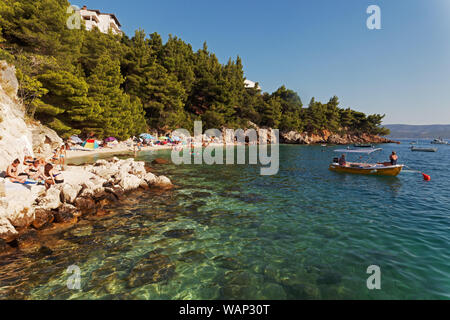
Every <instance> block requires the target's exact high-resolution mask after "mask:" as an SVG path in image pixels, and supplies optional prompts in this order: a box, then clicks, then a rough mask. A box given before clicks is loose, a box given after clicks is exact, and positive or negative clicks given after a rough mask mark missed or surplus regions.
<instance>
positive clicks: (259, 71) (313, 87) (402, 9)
mask: <svg viewBox="0 0 450 320" xmlns="http://www.w3.org/2000/svg"><path fill="white" fill-rule="evenodd" d="M76 1H83V2H76ZM72 4H76V5H78V6H80V7H81V6H82V5H87V6H88V8H90V9H99V10H101V11H105V12H109V13H115V14H116V15H117V17H118V19H119V20H120V22H121V24H122V26H123V30H124V31H125V33H127V34H128V35H130V36H132V35H133V34H134V30H136V29H138V28H143V29H144V30H145V31H146V32H147V33H152V32H158V33H159V34H161V35H162V36H163V38H164V39H165V40H166V39H167V37H168V34H173V35H176V36H178V37H180V38H182V39H183V40H185V41H186V42H189V43H191V44H192V45H193V47H194V50H197V49H199V48H200V47H201V46H202V44H203V42H204V41H206V42H207V43H208V47H209V49H210V50H211V51H213V52H214V53H216V55H217V56H218V57H219V59H220V61H221V62H226V61H227V60H228V58H229V57H233V58H234V57H236V56H237V55H239V56H241V58H242V59H243V62H244V71H245V75H246V77H247V78H248V79H250V80H253V81H258V82H259V83H260V85H261V87H262V89H263V90H264V91H268V92H272V91H274V90H276V88H278V87H279V86H281V85H283V84H284V85H286V86H287V87H288V88H291V89H293V90H295V91H297V92H298V93H299V95H300V97H301V98H302V100H303V103H304V104H308V102H309V100H310V99H311V97H312V96H314V97H316V100H321V101H327V100H328V99H329V98H330V97H331V96H333V95H337V96H338V97H339V98H340V101H341V106H342V107H351V108H354V109H357V110H360V111H363V112H367V113H386V119H385V123H407V124H437V123H441V124H450V0H385V1H381V0H370V1H367V0H308V1H306V0H277V1H275V0H273V1H266V0H259V1H256V0H240V1H239V0H226V1H225V0H220V1H219V0H191V1H186V0H164V1H148V0H147V1H146V0H128V1H123V0H72ZM371 4H376V5H379V6H380V8H381V26H382V29H381V30H368V29H367V27H366V20H367V17H368V16H369V15H368V14H367V13H366V9H367V7H368V6H369V5H371Z"/></svg>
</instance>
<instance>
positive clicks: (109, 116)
mask: <svg viewBox="0 0 450 320" xmlns="http://www.w3.org/2000/svg"><path fill="white" fill-rule="evenodd" d="M123 81H124V79H123V77H122V75H121V73H120V63H119V61H117V60H116V61H113V60H112V59H111V58H110V57H109V56H108V55H103V56H101V57H100V59H99V61H98V64H97V66H96V67H95V68H94V69H93V71H92V73H91V75H90V77H89V78H88V83H89V97H90V98H91V99H92V100H93V101H95V102H97V103H98V104H99V106H100V107H101V109H102V111H101V114H100V117H99V119H100V123H99V124H98V126H97V127H96V128H93V129H94V132H95V133H97V135H98V136H99V137H102V138H103V137H108V136H113V137H116V138H118V139H126V138H128V137H130V135H133V134H137V133H138V131H139V130H142V129H143V128H142V127H141V126H142V124H143V121H144V120H143V116H144V115H143V111H142V106H141V105H140V104H139V103H138V102H137V100H131V98H130V97H129V96H128V95H127V94H125V93H124V92H123V90H122V89H121V87H120V86H121V84H122V83H123ZM133 123H136V124H139V126H138V128H136V127H134V126H133V125H132V124H133Z"/></svg>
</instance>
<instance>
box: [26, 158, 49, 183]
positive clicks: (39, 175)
mask: <svg viewBox="0 0 450 320" xmlns="http://www.w3.org/2000/svg"><path fill="white" fill-rule="evenodd" d="M44 165H45V161H44V159H39V160H35V161H34V162H33V165H32V166H31V167H29V168H27V174H28V177H29V178H30V179H31V180H35V181H39V180H42V181H45V175H44Z"/></svg>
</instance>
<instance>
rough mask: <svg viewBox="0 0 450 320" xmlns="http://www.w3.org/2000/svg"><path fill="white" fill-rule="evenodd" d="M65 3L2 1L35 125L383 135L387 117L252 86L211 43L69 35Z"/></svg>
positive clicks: (1, 53) (7, 49) (3, 27)
mask: <svg viewBox="0 0 450 320" xmlns="http://www.w3.org/2000/svg"><path fill="white" fill-rule="evenodd" d="M68 7H69V2H67V0H21V1H20V2H18V1H16V0H2V1H1V2H0V59H7V60H9V61H10V62H12V63H14V64H15V65H16V67H17V70H18V71H17V75H18V78H19V82H20V91H19V94H20V97H21V98H22V99H23V101H24V104H25V105H26V107H27V111H28V114H29V116H30V117H35V118H37V119H39V120H41V121H42V122H44V123H45V124H47V125H49V126H50V127H51V128H53V129H55V130H56V131H57V132H58V133H59V134H61V135H63V136H68V135H71V134H74V133H76V134H80V133H81V134H86V133H90V132H94V133H96V134H97V136H98V137H106V136H116V137H118V138H122V139H124V138H127V137H129V136H132V135H136V134H138V133H140V132H142V131H145V130H146V129H148V128H152V129H158V130H162V131H168V130H172V129H175V128H179V127H183V128H187V129H192V126H193V120H198V119H201V120H203V121H204V122H206V123H205V125H204V126H205V127H207V128H221V127H223V126H226V127H233V128H235V127H242V126H247V125H248V121H249V120H250V121H252V122H253V123H255V124H257V125H260V126H270V127H275V128H280V129H281V130H284V131H288V130H296V131H310V132H319V131H321V130H330V131H334V132H340V131H344V132H349V131H351V132H355V133H358V132H366V133H371V134H386V133H387V132H386V130H385V129H383V128H381V127H380V124H381V121H382V119H383V116H381V115H371V116H366V115H365V114H363V113H361V112H356V111H353V110H351V109H349V108H345V109H342V108H339V102H338V98H337V97H333V98H331V99H330V101H329V102H327V103H326V104H323V103H320V102H316V101H315V100H314V99H312V100H311V102H310V104H309V106H308V107H303V104H302V101H301V99H300V97H299V96H298V94H297V93H295V92H294V91H292V90H289V89H287V88H285V87H284V86H282V87H280V88H279V89H278V90H276V91H275V92H273V93H272V94H269V93H262V92H261V90H259V88H245V85H244V80H245V78H244V71H243V64H242V61H241V59H240V58H239V57H237V58H236V60H234V61H233V60H231V59H230V60H229V61H228V62H227V63H226V64H221V63H220V62H219V60H218V59H217V57H216V56H215V55H214V54H213V53H211V52H210V51H209V50H208V47H207V46H206V44H204V46H203V48H201V49H200V50H198V51H196V52H195V51H194V50H193V49H192V47H191V45H189V44H187V43H185V42H184V41H182V40H181V39H179V38H177V37H173V36H170V37H169V39H168V41H167V42H166V43H163V41H162V39H161V36H160V35H158V34H157V33H152V34H150V35H147V34H146V33H145V32H144V31H143V30H138V31H136V33H135V35H134V36H133V37H131V38H130V37H127V36H126V35H124V36H119V35H113V34H112V33H110V34H103V33H100V32H99V31H98V30H93V31H86V30H84V28H83V27H82V28H81V29H80V30H76V29H75V30H73V29H69V28H68V27H67V26H66V21H67V19H68V18H69V16H70V13H67V9H68Z"/></svg>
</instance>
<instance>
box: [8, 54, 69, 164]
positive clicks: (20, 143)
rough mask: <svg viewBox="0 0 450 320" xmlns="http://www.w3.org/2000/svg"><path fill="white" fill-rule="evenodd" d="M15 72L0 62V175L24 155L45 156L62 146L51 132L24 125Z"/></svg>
mask: <svg viewBox="0 0 450 320" xmlns="http://www.w3.org/2000/svg"><path fill="white" fill-rule="evenodd" d="M15 73H16V71H15V68H14V67H12V66H9V65H8V64H7V63H6V62H4V61H0V172H2V171H4V170H5V169H6V167H7V166H8V165H9V164H10V163H11V162H12V161H13V160H14V159H16V158H19V159H20V160H23V158H24V156H25V155H30V156H35V155H36V156H38V155H42V156H44V157H47V156H48V155H49V154H50V153H51V151H52V149H54V148H56V147H58V146H60V145H61V143H62V140H61V138H60V137H59V136H58V135H57V134H56V132H54V131H53V130H51V129H49V128H47V127H45V126H43V125H41V124H39V123H27V122H26V120H25V110H24V107H23V106H22V105H21V103H20V101H19V99H18V98H17V90H18V88H19V84H18V82H17V79H16V75H15Z"/></svg>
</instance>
